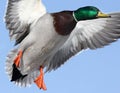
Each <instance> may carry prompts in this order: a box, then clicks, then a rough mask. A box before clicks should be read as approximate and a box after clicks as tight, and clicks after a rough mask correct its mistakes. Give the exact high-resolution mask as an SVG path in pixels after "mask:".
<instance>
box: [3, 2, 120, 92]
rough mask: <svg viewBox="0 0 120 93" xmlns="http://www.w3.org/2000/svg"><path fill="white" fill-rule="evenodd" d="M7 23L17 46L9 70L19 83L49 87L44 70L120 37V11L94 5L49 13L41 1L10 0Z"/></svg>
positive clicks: (9, 57) (11, 78)
mask: <svg viewBox="0 0 120 93" xmlns="http://www.w3.org/2000/svg"><path fill="white" fill-rule="evenodd" d="M5 22H6V26H7V28H8V30H9V35H10V38H11V39H12V40H15V42H16V43H15V45H17V46H16V47H15V49H13V50H11V51H10V53H9V54H8V56H7V61H6V72H7V74H8V76H9V77H10V80H11V81H12V82H15V84H17V85H19V86H27V85H30V84H32V83H33V82H35V84H36V85H37V86H38V87H39V88H40V89H43V90H46V89H47V88H46V86H45V83H44V71H43V69H45V72H48V71H51V70H56V69H57V68H58V67H60V66H61V65H62V64H64V63H65V62H66V61H67V60H68V59H69V58H71V57H72V56H74V55H75V54H77V53H78V52H80V51H81V50H85V49H88V48H89V49H97V48H101V47H104V46H105V45H109V44H110V43H112V42H114V41H116V40H117V39H119V37H120V13H119V12H118V13H111V14H104V13H102V12H101V11H100V10H99V9H98V8H96V7H94V6H85V7H81V8H78V9H77V10H74V11H61V12H57V13H47V12H46V8H45V6H44V5H43V3H42V1H41V0H9V1H8V7H7V11H6V16H5Z"/></svg>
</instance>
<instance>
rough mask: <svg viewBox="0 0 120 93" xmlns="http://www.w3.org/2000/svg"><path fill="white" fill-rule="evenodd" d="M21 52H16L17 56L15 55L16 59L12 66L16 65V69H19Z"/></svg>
mask: <svg viewBox="0 0 120 93" xmlns="http://www.w3.org/2000/svg"><path fill="white" fill-rule="evenodd" d="M22 53H23V52H22V51H21V50H20V51H19V52H18V55H17V57H16V58H15V60H14V64H15V65H16V67H19V66H20V59H21V57H22Z"/></svg>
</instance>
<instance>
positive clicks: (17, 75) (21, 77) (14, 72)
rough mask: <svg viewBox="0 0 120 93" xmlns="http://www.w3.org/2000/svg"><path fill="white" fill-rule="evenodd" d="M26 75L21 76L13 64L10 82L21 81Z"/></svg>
mask: <svg viewBox="0 0 120 93" xmlns="http://www.w3.org/2000/svg"><path fill="white" fill-rule="evenodd" d="M26 76H27V75H22V74H21V72H20V71H19V70H18V69H17V67H16V65H15V64H13V71H12V79H11V81H16V80H18V79H23V78H24V77H26Z"/></svg>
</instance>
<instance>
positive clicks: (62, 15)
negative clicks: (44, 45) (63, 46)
mask: <svg viewBox="0 0 120 93" xmlns="http://www.w3.org/2000/svg"><path fill="white" fill-rule="evenodd" d="M52 16H53V19H54V21H53V24H54V27H55V30H56V32H57V33H58V34H60V35H64V36H65V35H69V34H70V33H71V32H72V31H73V29H74V28H75V26H76V23H77V22H76V21H75V20H74V18H73V16H72V11H63V12H59V13H53V14H52Z"/></svg>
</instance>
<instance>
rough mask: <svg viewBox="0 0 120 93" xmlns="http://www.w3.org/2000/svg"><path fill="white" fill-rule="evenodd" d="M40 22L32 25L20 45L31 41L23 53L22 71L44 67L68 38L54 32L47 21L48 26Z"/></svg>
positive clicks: (27, 71)
mask: <svg viewBox="0 0 120 93" xmlns="http://www.w3.org/2000/svg"><path fill="white" fill-rule="evenodd" d="M44 21H45V20H44ZM44 23H45V22H44ZM42 24H43V22H42ZM42 24H41V21H40V22H39V25H36V26H35V27H34V29H33V30H32V32H30V34H29V36H28V37H27V38H26V40H25V41H24V43H22V45H21V46H22V47H23V46H26V44H27V42H28V41H29V42H32V43H31V45H30V46H29V47H27V48H26V49H25V51H24V53H23V58H22V62H21V71H22V73H29V72H31V71H34V70H36V69H39V68H40V66H43V67H45V66H47V65H49V61H50V59H51V58H52V57H53V55H54V54H55V53H56V51H57V50H58V49H59V48H60V47H61V46H62V45H63V44H64V42H65V41H66V40H67V38H68V36H61V35H59V34H58V33H57V32H55V30H54V27H53V25H52V24H48V23H47V25H48V27H45V25H42ZM40 29H41V30H40Z"/></svg>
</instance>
